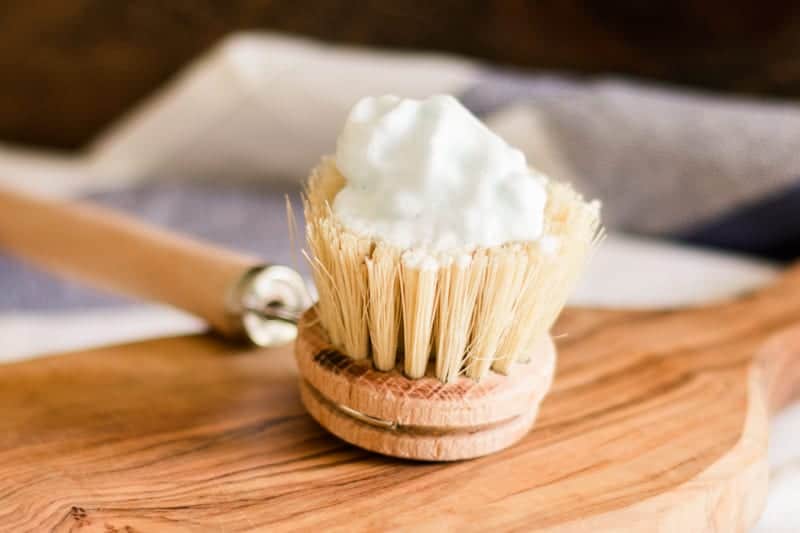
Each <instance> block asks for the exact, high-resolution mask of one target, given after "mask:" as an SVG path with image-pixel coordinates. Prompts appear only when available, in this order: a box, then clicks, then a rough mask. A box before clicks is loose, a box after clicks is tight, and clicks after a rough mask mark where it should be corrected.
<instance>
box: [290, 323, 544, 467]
mask: <svg viewBox="0 0 800 533" xmlns="http://www.w3.org/2000/svg"><path fill="white" fill-rule="evenodd" d="M295 358H296V361H297V366H298V370H299V372H300V376H301V397H302V400H303V404H304V405H305V406H306V408H307V409H308V411H309V413H310V414H311V415H312V416H313V417H314V419H315V420H317V422H319V423H320V424H321V425H322V426H323V427H325V428H326V429H327V430H328V431H330V432H331V433H333V434H334V435H336V436H338V437H340V438H342V439H343V440H345V441H347V442H350V443H352V444H355V445H357V446H360V447H362V448H366V449H368V450H372V451H375V452H379V453H383V454H386V455H392V456H395V457H402V458H406V459H417V460H425V461H452V460H458V459H469V458H473V457H478V456H481V455H486V454H488V453H493V452H496V451H498V450H501V449H503V448H506V447H508V446H510V445H511V444H513V443H514V442H516V441H518V440H519V439H520V438H522V437H523V436H524V435H525V433H527V431H528V430H529V429H530V427H531V425H532V424H533V422H534V420H535V418H536V413H537V411H538V408H539V403H540V402H541V401H542V398H543V397H544V395H545V394H546V393H547V391H548V389H549V388H550V385H551V383H552V380H553V373H554V370H555V350H554V347H553V343H552V341H551V340H550V339H549V338H546V339H544V341H543V342H542V343H541V346H540V347H539V348H538V349H537V350H535V353H534V354H532V356H531V362H529V363H527V364H518V365H516V366H514V367H513V370H512V372H511V374H510V375H508V376H504V375H501V374H497V373H494V372H490V373H489V375H488V376H487V377H486V378H484V379H482V380H481V381H480V382H477V381H475V380H473V379H470V378H468V377H462V378H460V379H458V380H457V381H455V382H452V383H442V382H441V381H439V380H438V379H437V378H436V377H435V375H434V365H435V363H434V362H431V363H430V364H429V365H428V372H427V375H426V377H423V378H421V379H409V378H407V377H405V376H404V375H403V367H402V363H400V362H399V363H398V365H397V367H396V368H395V370H393V371H391V372H380V371H378V370H374V369H373V368H372V365H371V362H370V361H367V360H353V359H351V358H349V357H347V356H345V355H343V354H342V353H340V352H339V351H337V350H336V349H335V348H334V347H333V346H331V345H330V342H329V340H328V338H327V335H326V334H325V331H324V328H323V327H322V325H321V324H320V323H319V320H318V319H317V317H316V313H315V311H314V310H313V309H312V310H309V311H308V312H307V313H306V314H305V316H304V317H303V319H302V320H301V321H300V324H299V335H298V339H297V342H296V346H295ZM348 410H352V411H349V412H348ZM353 411H355V416H354V413H353ZM362 415H365V416H362ZM376 420H377V422H376ZM384 422H390V423H396V424H397V426H396V427H386V425H385V424H384Z"/></svg>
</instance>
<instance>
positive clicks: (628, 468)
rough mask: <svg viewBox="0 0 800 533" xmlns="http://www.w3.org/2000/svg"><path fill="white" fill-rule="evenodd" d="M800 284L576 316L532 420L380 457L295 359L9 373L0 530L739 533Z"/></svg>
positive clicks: (163, 351)
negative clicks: (333, 414) (307, 391)
mask: <svg viewBox="0 0 800 533" xmlns="http://www.w3.org/2000/svg"><path fill="white" fill-rule="evenodd" d="M798 296H800V270H798V269H795V270H792V271H789V272H788V273H787V274H785V275H784V276H783V278H782V279H781V280H780V281H779V282H778V283H777V284H775V285H773V286H771V287H769V288H767V289H765V290H762V291H760V292H757V293H752V294H749V295H746V296H742V297H741V298H739V299H737V300H735V301H730V302H726V303H720V304H716V305H713V306H709V307H701V308H691V309H682V310H660V311H619V310H593V309H574V308H573V309H568V310H566V311H565V312H564V314H563V316H562V318H561V319H560V320H559V322H558V323H557V324H556V326H555V327H554V328H553V335H554V337H555V338H556V343H557V348H558V352H559V360H558V369H557V374H556V379H555V383H554V385H553V388H552V392H551V393H550V394H549V396H547V397H546V398H545V401H544V403H543V404H542V408H541V412H540V415H539V418H538V420H537V423H536V426H535V428H534V430H533V431H532V432H530V433H529V434H528V435H527V436H526V437H524V438H523V439H522V440H521V441H520V442H518V443H517V444H515V445H514V446H512V447H510V448H508V449H506V450H503V451H501V452H499V453H496V454H492V455H489V456H486V457H483V458H480V459H475V460H469V461H461V462H454V463H423V462H413V461H406V460H401V459H393V458H388V457H384V456H380V455H377V454H374V453H371V452H367V451H365V450H362V449H359V448H356V447H353V446H351V445H349V444H346V443H344V442H343V441H341V440H339V439H337V438H336V437H334V436H332V435H330V434H328V433H327V432H326V431H324V430H323V429H322V428H321V427H320V426H318V425H317V424H316V423H315V422H314V421H313V419H312V418H311V417H310V416H308V415H307V414H306V413H305V411H304V409H303V407H302V405H301V403H300V396H299V390H298V378H297V371H296V367H295V363H294V358H293V357H292V353H291V347H286V348H282V349H277V350H276V349H272V350H269V349H248V348H243V347H240V346H239V347H237V346H235V345H232V344H230V343H226V342H223V341H221V340H218V339H216V338H215V337H213V336H210V335H208V336H204V335H199V336H185V337H174V338H163V339H157V340H151V341H145V342H138V343H133V344H126V345H121V346H112V347H106V348H99V349H93V350H89V351H83V352H75V353H70V354H65V355H58V356H54V357H46V358H41V359H36V360H31V361H27V362H20V363H15V364H8V365H5V366H0V530H2V531H13V532H19V531H87V532H94V531H99V532H104V533H108V532H123V531H125V532H133V531H137V532H140V531H167V532H169V531H255V530H270V531H273V530H318V531H331V530H341V531H358V530H385V529H401V530H402V529H405V530H413V531H443V530H453V531H467V530H480V531H487V530H490V531H491V530H494V531H498V530H501V531H502V530H526V531H555V532H577V531H591V532H597V531H615V532H616V531H625V532H639V531H641V532H674V531H680V532H683V533H685V532H695V531H720V532H731V531H744V530H746V529H747V528H748V527H749V526H751V525H752V524H753V523H754V522H755V520H756V519H757V517H758V515H759V513H760V512H761V509H762V507H763V503H764V498H765V495H766V487H767V459H766V446H767V428H768V418H769V415H770V414H771V413H774V412H776V411H777V410H778V409H779V408H780V407H782V406H784V405H786V404H787V403H788V402H789V401H791V399H792V398H793V397H794V396H795V395H796V393H797V392H798V391H799V390H800V386H798V385H800V354H798V353H797V352H798V351H800V327H793V324H800V298H798Z"/></svg>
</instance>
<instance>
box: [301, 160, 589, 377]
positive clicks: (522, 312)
mask: <svg viewBox="0 0 800 533" xmlns="http://www.w3.org/2000/svg"><path fill="white" fill-rule="evenodd" d="M343 185H344V178H343V177H342V176H341V174H340V173H339V172H338V170H337V169H336V166H335V164H334V161H333V160H332V159H330V158H328V159H325V160H323V162H322V164H321V165H320V166H319V167H317V168H316V169H315V170H314V171H313V173H312V175H311V177H310V179H309V182H308V185H307V188H306V193H305V202H304V209H305V217H306V240H307V242H308V246H309V251H310V254H309V255H308V256H307V257H308V259H309V262H310V264H311V269H312V272H313V275H314V280H315V283H316V285H317V290H318V292H319V302H318V304H317V314H318V316H319V320H320V322H321V324H322V326H323V327H324V328H325V330H326V331H327V333H328V336H329V338H330V340H331V342H332V343H333V344H334V345H336V346H337V347H339V348H340V349H341V350H342V351H343V352H344V353H346V354H348V355H349V356H350V357H352V358H354V359H365V358H369V357H371V358H372V360H373V364H374V366H375V368H377V369H379V370H391V369H393V368H394V367H395V365H396V364H397V360H398V352H400V351H401V348H402V352H403V369H404V372H405V374H406V375H407V376H408V377H410V378H419V377H422V376H424V375H425V373H426V370H427V368H428V365H429V362H430V361H431V360H432V359H433V360H434V361H435V364H434V372H435V375H436V377H437V378H439V379H440V380H441V381H444V382H450V381H454V380H455V379H457V378H458V377H459V376H460V375H461V374H464V373H466V374H467V375H468V376H469V377H471V378H474V379H480V378H482V377H484V376H485V375H486V374H487V373H488V372H489V371H490V369H493V370H495V371H497V372H501V373H507V372H509V371H510V369H511V368H512V365H513V364H514V363H515V362H518V361H527V360H528V358H529V357H530V356H531V351H532V349H533V347H534V346H536V345H537V343H539V342H541V339H542V336H544V335H547V333H548V331H549V329H550V327H551V326H552V324H553V322H554V321H555V319H556V317H557V316H558V313H559V312H560V311H561V309H562V307H563V306H564V304H565V302H566V300H567V297H568V296H569V293H570V291H571V289H572V287H573V286H574V285H575V282H576V281H577V277H578V276H579V275H580V273H581V270H582V267H583V265H584V263H585V262H586V259H587V256H588V254H589V252H590V251H591V250H592V248H593V247H594V245H595V244H596V242H597V241H598V240H599V238H600V236H601V230H600V226H599V206H598V205H597V204H596V203H589V202H586V201H585V200H584V199H583V198H582V197H581V196H580V195H579V194H578V193H577V192H575V190H574V189H572V187H570V186H569V185H567V184H564V183H558V182H550V183H549V184H548V201H547V207H546V213H545V218H546V221H545V235H546V237H545V238H543V239H541V240H540V241H537V242H524V243H521V242H516V243H508V244H504V245H501V246H496V247H492V248H476V249H473V250H470V251H468V252H464V251H459V252H458V254H457V255H453V254H446V253H445V254H436V255H428V254H427V253H426V252H424V251H421V250H403V249H399V248H396V247H394V246H391V245H389V244H387V243H384V242H376V241H375V240H374V239H372V238H370V237H366V236H361V235H357V234H355V233H353V232H351V231H349V230H348V229H347V228H345V227H343V226H342V225H341V224H340V223H339V222H338V221H337V220H336V217H335V216H334V214H333V212H332V210H331V203H332V202H333V198H334V197H335V195H336V193H337V192H338V191H339V190H340V189H341V188H342V187H343ZM545 239H549V241H546V240H545ZM432 265H433V266H432Z"/></svg>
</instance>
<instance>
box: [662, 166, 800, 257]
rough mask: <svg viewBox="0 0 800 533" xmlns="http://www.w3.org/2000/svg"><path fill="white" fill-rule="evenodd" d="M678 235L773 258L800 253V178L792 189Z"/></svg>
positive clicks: (726, 248)
mask: <svg viewBox="0 0 800 533" xmlns="http://www.w3.org/2000/svg"><path fill="white" fill-rule="evenodd" d="M677 237H678V238H679V239H680V240H682V241H685V242H688V243H691V244H697V245H702V246H711V247H715V248H722V249H725V250H732V251H737V252H742V253H746V254H751V255H758V256H762V257H767V258H771V259H777V260H782V261H788V260H791V259H795V258H798V257H800V179H798V184H797V185H794V186H792V187H791V188H789V189H786V190H783V191H779V192H778V193H776V194H773V195H770V196H768V197H766V198H762V199H760V200H758V201H756V202H752V203H750V204H746V205H742V206H739V207H738V208H736V209H734V210H732V211H730V212H729V213H726V214H724V215H722V216H720V217H718V218H716V219H714V220H711V221H707V222H705V223H702V224H698V225H696V226H695V227H693V228H690V229H688V230H686V231H684V232H681V233H679V234H678V235H677Z"/></svg>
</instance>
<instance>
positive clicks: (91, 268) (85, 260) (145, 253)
mask: <svg viewBox="0 0 800 533" xmlns="http://www.w3.org/2000/svg"><path fill="white" fill-rule="evenodd" d="M0 248H4V249H5V251H7V252H9V253H11V254H14V255H18V256H20V257H21V258H23V259H26V260H28V261H31V262H33V263H35V264H37V265H39V266H41V267H43V268H45V269H47V270H50V271H52V272H55V273H58V274H64V275H66V276H69V277H72V278H75V279H77V280H80V281H83V282H86V283H88V284H90V285H93V286H96V287H99V288H103V289H108V290H111V291H114V292H117V293H121V294H124V295H127V296H132V297H135V298H142V299H145V300H155V301H159V302H164V303H167V304H171V305H173V306H175V307H179V308H181V309H183V310H186V311H188V312H190V313H192V314H194V315H197V316H199V317H201V318H203V319H205V320H206V321H207V322H208V323H209V324H210V325H211V326H212V327H214V328H215V329H216V330H218V331H219V332H221V333H223V334H225V335H227V336H236V335H239V334H240V333H241V332H242V329H243V328H242V323H241V319H240V317H237V316H235V315H234V314H232V312H231V307H230V305H229V301H228V299H229V297H230V294H231V291H232V289H233V288H235V287H236V286H237V284H239V283H240V280H242V279H243V277H245V274H246V273H248V272H250V271H251V270H252V269H253V268H254V267H256V266H258V265H260V264H261V263H262V262H261V261H260V260H259V259H257V258H255V257H252V256H249V255H244V254H240V253H236V252H232V251H230V250H226V249H224V248H221V247H218V246H214V245H211V244H207V243H202V242H198V241H195V240H192V239H189V238H186V237H183V236H180V235H176V234H173V233H169V232H166V231H163V230H160V229H157V228H155V227H152V226H149V225H147V224H144V223H142V222H139V221H137V220H135V219H133V218H131V217H129V216H125V215H123V214H120V213H117V212H115V211H112V210H110V209H105V208H102V207H98V206H94V205H86V204H81V203H77V202H63V201H57V200H51V199H43V198H37V197H33V196H28V195H26V194H23V193H19V192H12V191H10V190H0Z"/></svg>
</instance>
